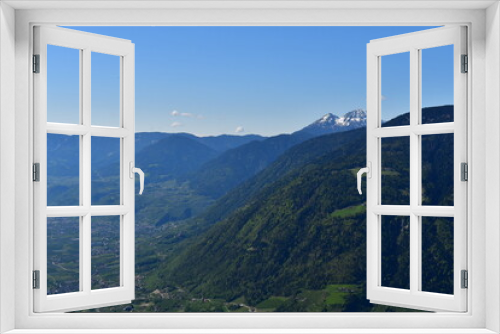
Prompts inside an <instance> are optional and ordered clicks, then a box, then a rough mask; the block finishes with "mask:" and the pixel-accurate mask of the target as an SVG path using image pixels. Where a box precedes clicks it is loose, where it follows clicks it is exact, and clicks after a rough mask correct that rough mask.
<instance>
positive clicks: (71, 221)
mask: <svg viewBox="0 0 500 334" xmlns="http://www.w3.org/2000/svg"><path fill="white" fill-rule="evenodd" d="M79 290H80V218H79V217H68V218H47V294H49V295H53V294H59V293H67V292H76V291H79Z"/></svg>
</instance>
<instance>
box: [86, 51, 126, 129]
mask: <svg viewBox="0 0 500 334" xmlns="http://www.w3.org/2000/svg"><path fill="white" fill-rule="evenodd" d="M91 118H92V125H100V126H113V127H119V126H120V57H118V56H113V55H107V54H103V53H97V52H92V117H91Z"/></svg>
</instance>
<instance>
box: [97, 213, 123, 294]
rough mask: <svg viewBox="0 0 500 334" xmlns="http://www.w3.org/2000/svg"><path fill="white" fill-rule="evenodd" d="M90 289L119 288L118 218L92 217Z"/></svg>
mask: <svg viewBox="0 0 500 334" xmlns="http://www.w3.org/2000/svg"><path fill="white" fill-rule="evenodd" d="M91 261H92V289H103V288H112V287H117V286H120V216H101V217H92V260H91Z"/></svg>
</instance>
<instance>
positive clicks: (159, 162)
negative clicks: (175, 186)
mask: <svg viewBox="0 0 500 334" xmlns="http://www.w3.org/2000/svg"><path fill="white" fill-rule="evenodd" d="M215 156H217V152H216V151H214V150H213V149H211V148H209V147H207V146H206V145H203V144H201V143H199V142H198V141H197V140H195V139H192V138H189V137H186V136H168V137H166V138H163V139H161V140H160V141H158V142H157V143H155V144H153V145H149V146H147V147H145V148H144V149H142V151H140V152H139V153H138V154H137V155H136V166H141V169H142V170H143V171H144V172H145V173H146V175H147V176H148V178H149V182H151V181H155V180H157V179H165V178H177V177H180V176H181V175H183V174H185V173H188V172H190V171H193V170H196V169H197V168H198V167H199V166H201V165H202V164H203V163H205V162H207V161H209V160H210V159H212V158H214V157H215Z"/></svg>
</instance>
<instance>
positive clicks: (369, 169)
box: [358, 161, 372, 195]
mask: <svg viewBox="0 0 500 334" xmlns="http://www.w3.org/2000/svg"><path fill="white" fill-rule="evenodd" d="M364 173H366V176H367V177H368V178H369V179H371V177H372V163H371V162H370V161H368V163H367V166H366V167H365V168H361V169H360V170H359V171H358V192H359V194H360V195H361V194H362V192H361V176H363V174H364Z"/></svg>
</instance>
